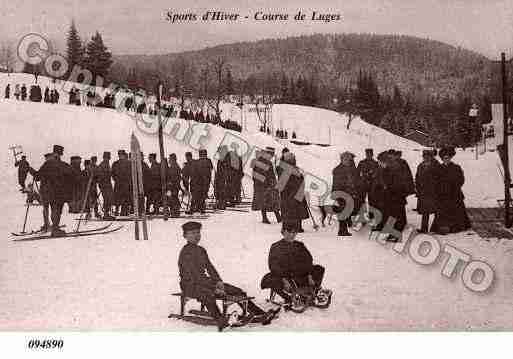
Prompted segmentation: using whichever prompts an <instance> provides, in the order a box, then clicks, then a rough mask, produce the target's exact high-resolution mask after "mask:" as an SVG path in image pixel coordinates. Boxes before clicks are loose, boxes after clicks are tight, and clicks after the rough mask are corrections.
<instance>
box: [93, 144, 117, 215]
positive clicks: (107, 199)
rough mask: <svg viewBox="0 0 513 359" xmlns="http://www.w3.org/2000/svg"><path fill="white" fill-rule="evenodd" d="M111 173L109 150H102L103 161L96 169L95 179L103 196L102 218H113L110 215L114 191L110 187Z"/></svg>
mask: <svg viewBox="0 0 513 359" xmlns="http://www.w3.org/2000/svg"><path fill="white" fill-rule="evenodd" d="M111 178H112V174H111V169H110V152H103V161H102V162H101V163H100V164H99V165H98V168H97V170H96V180H97V182H98V186H99V187H100V192H101V194H102V197H103V219H104V220H106V221H109V220H113V219H114V217H113V216H112V215H111V210H112V202H113V195H114V191H113V189H112V181H111Z"/></svg>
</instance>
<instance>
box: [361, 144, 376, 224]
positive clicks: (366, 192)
mask: <svg viewBox="0 0 513 359" xmlns="http://www.w3.org/2000/svg"><path fill="white" fill-rule="evenodd" d="M373 156H374V151H373V150H372V148H367V149H366V150H365V159H363V160H361V161H360V163H358V167H357V170H358V174H359V175H360V179H361V186H362V187H361V199H362V201H363V203H365V200H366V199H367V200H368V203H369V206H372V207H376V203H375V202H376V201H375V199H374V198H373V197H372V192H371V188H372V185H373V182H374V181H375V180H376V176H377V173H378V167H379V165H378V161H376V160H375V159H374V158H373ZM369 219H372V212H369Z"/></svg>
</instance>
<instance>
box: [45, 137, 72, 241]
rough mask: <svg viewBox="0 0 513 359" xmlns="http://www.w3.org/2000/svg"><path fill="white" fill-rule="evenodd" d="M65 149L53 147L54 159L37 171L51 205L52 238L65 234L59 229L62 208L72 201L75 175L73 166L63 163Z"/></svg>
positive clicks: (48, 160)
mask: <svg viewBox="0 0 513 359" xmlns="http://www.w3.org/2000/svg"><path fill="white" fill-rule="evenodd" d="M63 153H64V147H62V146H59V145H55V146H53V157H52V156H48V159H47V160H46V162H45V163H43V165H42V166H41V168H40V169H39V171H37V176H38V178H39V179H40V180H41V182H42V183H44V187H45V190H44V191H45V192H46V200H47V201H48V203H49V204H50V209H51V219H52V236H61V235H63V234H64V233H65V232H64V231H62V230H61V229H59V225H60V221H61V215H62V207H63V206H64V203H65V202H69V201H70V199H71V188H72V187H71V185H72V183H73V175H72V170H71V166H70V165H69V164H67V163H65V162H63V161H61V156H62V155H63Z"/></svg>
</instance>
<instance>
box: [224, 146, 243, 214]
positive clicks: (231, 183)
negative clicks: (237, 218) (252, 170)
mask: <svg viewBox="0 0 513 359" xmlns="http://www.w3.org/2000/svg"><path fill="white" fill-rule="evenodd" d="M228 163H229V166H228V194H227V198H228V199H227V201H228V203H227V206H234V205H235V204H237V203H240V202H241V192H242V178H243V177H244V172H243V168H242V157H240V156H239V155H238V154H237V152H236V151H235V150H232V151H230V152H228Z"/></svg>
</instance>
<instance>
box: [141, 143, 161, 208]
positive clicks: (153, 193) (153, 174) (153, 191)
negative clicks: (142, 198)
mask: <svg viewBox="0 0 513 359" xmlns="http://www.w3.org/2000/svg"><path fill="white" fill-rule="evenodd" d="M148 159H149V161H150V171H149V173H148V181H147V182H145V186H146V188H147V193H148V202H147V203H146V212H148V213H150V214H159V212H160V206H161V202H162V186H161V179H160V163H159V162H157V154H156V153H150V155H149V156H148ZM150 206H153V210H152V211H151V212H150Z"/></svg>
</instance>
